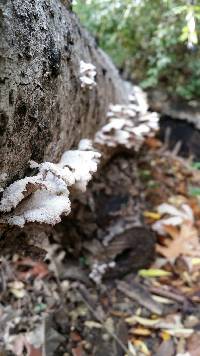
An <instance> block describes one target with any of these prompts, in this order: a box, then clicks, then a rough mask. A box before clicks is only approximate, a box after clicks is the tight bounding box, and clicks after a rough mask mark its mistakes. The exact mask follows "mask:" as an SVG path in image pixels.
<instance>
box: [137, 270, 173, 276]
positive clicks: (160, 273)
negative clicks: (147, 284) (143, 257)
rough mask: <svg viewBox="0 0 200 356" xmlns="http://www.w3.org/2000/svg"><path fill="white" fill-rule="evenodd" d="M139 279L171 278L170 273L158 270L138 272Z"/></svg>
mask: <svg viewBox="0 0 200 356" xmlns="http://www.w3.org/2000/svg"><path fill="white" fill-rule="evenodd" d="M138 274H139V276H140V277H144V278H155V277H166V276H171V272H168V271H165V270H163V269H159V268H157V269H156V268H150V269H141V270H140V271H139V272H138Z"/></svg>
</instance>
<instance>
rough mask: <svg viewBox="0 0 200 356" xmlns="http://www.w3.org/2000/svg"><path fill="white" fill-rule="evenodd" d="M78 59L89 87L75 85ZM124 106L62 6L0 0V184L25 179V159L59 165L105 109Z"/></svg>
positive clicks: (97, 53) (107, 66) (111, 73)
mask: <svg viewBox="0 0 200 356" xmlns="http://www.w3.org/2000/svg"><path fill="white" fill-rule="evenodd" d="M81 60H83V61H84V62H87V63H92V64H94V65H95V66H96V70H97V75H96V86H95V87H93V88H92V89H89V88H83V87H81V82H80V73H79V69H80V61H81ZM126 101H127V90H126V87H125V84H124V83H123V82H122V81H121V80H120V78H119V75H118V73H117V71H116V69H115V67H114V66H113V65H112V63H111V61H110V60H109V58H108V57H107V56H106V55H105V54H104V53H103V52H102V51H101V50H100V49H98V48H97V45H96V43H95V41H94V40H93V39H92V38H91V37H90V35H89V34H88V33H87V32H86V31H85V30H84V29H83V28H81V26H80V24H79V21H78V19H77V18H76V16H75V14H73V12H72V11H71V5H70V3H69V1H61V0H60V1H59V0H51V1H47V0H1V4H0V174H1V175H2V174H3V177H4V178H5V185H7V184H9V183H11V182H13V181H14V180H16V179H18V178H21V177H22V176H24V175H25V174H26V173H27V169H28V166H29V164H28V163H29V160H31V159H32V160H35V161H37V162H42V161H44V160H49V161H52V162H56V161H58V160H59V159H60V156H61V155H62V153H63V151H64V150H66V149H68V148H70V147H71V146H73V145H76V144H77V142H78V141H79V139H80V138H82V137H90V136H91V135H92V134H93V133H94V131H95V130H96V129H97V127H99V126H100V125H101V124H103V123H104V121H105V117H106V112H107V110H108V106H109V104H110V103H117V102H120V103H123V102H126ZM5 174H6V176H5Z"/></svg>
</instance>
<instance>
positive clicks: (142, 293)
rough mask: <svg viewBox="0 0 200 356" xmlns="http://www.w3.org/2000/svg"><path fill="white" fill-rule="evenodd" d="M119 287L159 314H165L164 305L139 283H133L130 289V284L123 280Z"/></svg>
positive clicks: (127, 294)
mask: <svg viewBox="0 0 200 356" xmlns="http://www.w3.org/2000/svg"><path fill="white" fill-rule="evenodd" d="M117 289H118V290H119V291H120V292H122V293H123V294H125V295H126V296H127V297H129V298H131V299H133V300H134V301H135V300H136V301H137V302H138V303H139V304H140V305H142V306H143V307H145V308H146V309H148V310H150V311H151V312H153V313H156V314H158V315H162V314H163V307H162V305H161V304H159V303H157V302H156V301H155V300H153V298H152V296H151V294H150V293H149V291H148V290H147V289H145V288H144V287H143V286H141V285H140V284H139V283H134V284H132V288H131V289H130V287H129V285H128V284H127V283H125V282H123V281H121V282H119V283H118V284H117Z"/></svg>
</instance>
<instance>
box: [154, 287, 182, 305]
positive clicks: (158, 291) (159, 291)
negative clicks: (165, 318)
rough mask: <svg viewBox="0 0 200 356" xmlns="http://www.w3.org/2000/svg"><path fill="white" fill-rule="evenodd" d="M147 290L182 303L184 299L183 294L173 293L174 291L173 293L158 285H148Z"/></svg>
mask: <svg viewBox="0 0 200 356" xmlns="http://www.w3.org/2000/svg"><path fill="white" fill-rule="evenodd" d="M149 290H150V291H151V293H155V294H157V295H160V296H162V297H166V298H169V299H172V300H175V301H176V302H179V303H183V302H185V301H186V298H185V296H183V295H180V294H175V293H173V292H171V291H169V290H165V289H160V288H158V287H153V286H150V287H149Z"/></svg>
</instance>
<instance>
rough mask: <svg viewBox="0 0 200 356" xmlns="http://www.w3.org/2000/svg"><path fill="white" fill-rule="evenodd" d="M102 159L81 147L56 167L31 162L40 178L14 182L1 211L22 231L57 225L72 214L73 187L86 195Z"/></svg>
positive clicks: (6, 193)
mask: <svg viewBox="0 0 200 356" xmlns="http://www.w3.org/2000/svg"><path fill="white" fill-rule="evenodd" d="M81 146H83V143H81V142H80V147H81ZM84 146H85V148H86V149H87V146H86V144H84ZM100 156H101V155H100V153H98V152H95V151H93V150H83V149H80V148H79V147H78V149H77V150H70V151H66V152H65V153H64V154H63V155H62V157H61V160H60V162H59V163H57V164H55V163H51V162H44V163H41V164H37V163H36V162H33V161H32V162H30V166H31V168H37V169H38V174H36V175H35V176H32V177H25V178H24V179H21V180H18V181H16V182H14V183H13V184H11V185H10V186H9V187H8V188H6V189H5V190H4V192H3V197H2V199H1V202H0V211H1V212H3V213H6V214H4V219H5V221H6V222H7V223H8V224H10V225H18V226H20V227H23V226H24V224H25V223H26V222H38V223H46V224H51V225H55V224H56V223H58V222H59V221H60V220H61V216H62V215H63V214H65V215H67V214H69V213H70V211H71V204H70V198H69V195H70V187H73V188H75V189H78V190H80V191H85V189H86V186H87V183H88V181H89V180H90V179H91V177H92V173H94V172H96V170H97V164H98V161H99V158H100Z"/></svg>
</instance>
